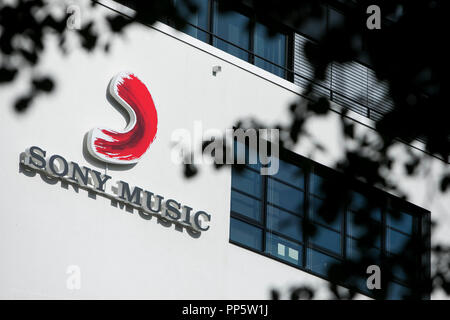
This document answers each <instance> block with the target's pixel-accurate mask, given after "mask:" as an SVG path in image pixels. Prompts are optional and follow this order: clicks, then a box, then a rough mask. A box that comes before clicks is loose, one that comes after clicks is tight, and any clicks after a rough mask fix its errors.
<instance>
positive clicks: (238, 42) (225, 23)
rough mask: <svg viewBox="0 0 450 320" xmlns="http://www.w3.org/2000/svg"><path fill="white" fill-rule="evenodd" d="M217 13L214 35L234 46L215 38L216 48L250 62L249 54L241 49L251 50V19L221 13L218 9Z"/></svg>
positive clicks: (229, 13) (234, 14)
mask: <svg viewBox="0 0 450 320" xmlns="http://www.w3.org/2000/svg"><path fill="white" fill-rule="evenodd" d="M215 13H216V15H215V19H214V34H216V35H217V36H219V37H220V38H222V39H224V40H227V41H228V42H231V43H232V44H230V43H228V42H225V41H223V40H220V39H217V38H214V46H215V47H217V48H219V49H221V50H223V51H226V52H228V53H229V54H232V55H233V56H235V57H238V58H241V59H243V60H246V61H248V60H249V55H248V53H247V52H246V51H244V50H242V49H240V48H244V49H246V50H249V49H250V32H249V29H248V27H249V23H250V19H249V18H248V17H246V16H244V15H242V14H240V13H238V12H220V11H219V10H218V9H217V8H216V10H215ZM233 44H235V45H233ZM239 47H240V48H239Z"/></svg>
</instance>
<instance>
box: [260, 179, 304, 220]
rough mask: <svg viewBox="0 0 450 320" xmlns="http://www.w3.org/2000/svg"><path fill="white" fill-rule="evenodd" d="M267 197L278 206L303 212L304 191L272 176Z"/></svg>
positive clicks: (299, 212)
mask: <svg viewBox="0 0 450 320" xmlns="http://www.w3.org/2000/svg"><path fill="white" fill-rule="evenodd" d="M267 199H268V200H269V202H271V203H273V204H275V205H277V206H280V207H282V208H285V209H288V210H291V211H292V212H295V213H298V214H303V201H304V193H303V192H302V191H300V190H298V189H295V188H292V187H290V186H288V185H285V184H283V183H281V182H278V181H276V180H273V179H270V178H269V182H268V187H267Z"/></svg>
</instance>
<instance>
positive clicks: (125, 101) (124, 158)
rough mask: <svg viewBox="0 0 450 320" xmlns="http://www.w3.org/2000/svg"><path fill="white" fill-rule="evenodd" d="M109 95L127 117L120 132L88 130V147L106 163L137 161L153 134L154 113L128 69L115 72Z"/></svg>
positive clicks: (146, 94) (149, 99)
mask: <svg viewBox="0 0 450 320" xmlns="http://www.w3.org/2000/svg"><path fill="white" fill-rule="evenodd" d="M108 90H109V94H110V96H111V97H112V98H113V99H114V100H116V102H118V104H119V106H120V107H122V108H123V109H124V110H125V111H126V112H127V113H128V116H129V122H128V125H127V126H126V127H125V129H124V130H122V131H114V130H110V129H105V128H94V129H92V130H91V131H89V134H88V139H87V144H88V150H89V152H90V154H91V155H92V156H94V157H95V158H97V159H99V160H101V161H105V162H108V163H115V164H132V163H136V162H138V161H139V158H140V157H142V155H144V153H145V152H146V151H147V149H148V148H149V147H150V144H151V143H152V142H153V140H154V139H155V136H156V131H157V127H158V115H157V113H156V108H155V103H154V102H153V99H152V96H151V94H150V92H149V91H148V89H147V87H146V86H145V84H144V83H142V81H141V80H139V78H138V77H137V76H136V75H134V74H133V73H130V72H122V73H120V74H118V75H116V76H115V77H114V78H113V79H112V80H111V82H110V84H109V89H108Z"/></svg>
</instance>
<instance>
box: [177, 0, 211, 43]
mask: <svg viewBox="0 0 450 320" xmlns="http://www.w3.org/2000/svg"><path fill="white" fill-rule="evenodd" d="M191 1H192V3H193V4H194V5H195V6H196V7H197V12H196V13H191V12H190V11H189V9H188V8H187V7H186V3H185V2H184V1H180V0H174V4H175V7H176V8H177V9H178V10H179V13H180V15H181V16H182V17H186V21H187V22H188V23H189V24H187V25H186V27H185V28H184V30H183V31H184V32H185V33H187V34H189V35H190V36H192V37H194V38H197V39H199V40H202V41H204V42H207V41H208V34H207V33H206V32H204V31H201V30H199V29H198V28H200V29H203V30H208V29H209V28H208V6H209V1H208V0H191ZM196 27H198V28H196Z"/></svg>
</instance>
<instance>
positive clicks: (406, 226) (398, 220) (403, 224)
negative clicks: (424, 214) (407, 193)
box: [387, 212, 413, 234]
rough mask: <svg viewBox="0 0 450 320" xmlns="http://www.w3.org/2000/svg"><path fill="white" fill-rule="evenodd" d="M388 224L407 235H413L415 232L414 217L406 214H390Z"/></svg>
mask: <svg viewBox="0 0 450 320" xmlns="http://www.w3.org/2000/svg"><path fill="white" fill-rule="evenodd" d="M387 224H388V226H391V227H393V228H395V229H397V230H400V231H403V232H405V233H407V234H412V231H413V217H412V216H411V215H409V214H407V213H404V212H398V213H394V212H389V214H388V215H387Z"/></svg>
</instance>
